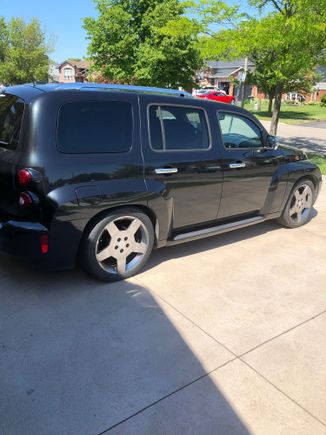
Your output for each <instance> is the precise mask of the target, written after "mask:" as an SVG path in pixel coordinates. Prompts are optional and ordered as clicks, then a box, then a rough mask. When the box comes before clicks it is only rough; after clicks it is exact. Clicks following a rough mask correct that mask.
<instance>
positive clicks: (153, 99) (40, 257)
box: [0, 83, 321, 281]
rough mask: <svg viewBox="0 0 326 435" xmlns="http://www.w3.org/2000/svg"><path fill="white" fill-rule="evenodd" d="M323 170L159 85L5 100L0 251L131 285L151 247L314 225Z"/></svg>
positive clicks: (19, 92)
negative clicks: (257, 228)
mask: <svg viewBox="0 0 326 435" xmlns="http://www.w3.org/2000/svg"><path fill="white" fill-rule="evenodd" d="M320 185H321V174H320V171H319V169H318V167H316V166H315V165H314V164H312V163H311V162H309V161H308V160H307V157H306V155H305V154H304V153H303V152H300V151H298V150H295V149H291V148H285V147H278V145H277V141H276V139H275V138H274V137H272V136H269V135H268V134H267V132H266V130H265V129H264V128H263V126H262V125H261V124H260V123H259V122H258V121H257V119H256V118H254V117H253V116H252V115H251V114H250V113H248V112H247V111H245V110H243V109H240V108H238V107H231V106H230V105H226V104H223V103H216V102H211V101H206V100H199V99H194V98H191V96H190V95H189V94H187V93H184V92H181V91H172V90H165V89H156V88H141V87H131V86H117V85H96V84H83V83H74V84H69V85H50V84H49V85H22V86H16V87H11V88H7V89H5V90H4V91H3V92H2V93H1V94H0V247H1V250H3V251H5V252H7V253H10V254H15V255H19V256H23V257H26V258H28V259H30V260H32V261H33V262H34V263H36V264H38V265H41V264H43V265H44V266H47V267H51V268H53V267H54V268H70V267H73V266H74V265H75V264H76V261H77V260H79V261H80V263H81V264H82V265H83V267H84V268H85V269H86V270H87V271H88V272H90V273H91V274H93V275H95V276H96V277H97V278H100V279H103V280H109V281H112V280H117V279H121V278H127V277H130V276H132V275H134V274H135V273H137V272H139V271H140V269H141V268H142V267H143V266H144V264H145V263H146V261H147V259H148V257H149V256H150V253H151V251H152V249H153V247H155V248H160V247H163V246H167V245H174V244H177V243H182V242H186V241H190V240H195V239H200V238H203V237H207V236H211V235H216V234H220V233H223V232H226V231H230V230H233V229H237V228H242V227H245V226H249V225H253V224H256V223H259V222H263V221H265V220H267V219H277V220H278V221H279V222H280V223H281V224H283V225H285V226H287V227H290V228H293V227H298V226H300V225H303V224H304V223H306V222H307V221H308V220H309V219H310V217H311V211H312V206H313V204H314V202H315V200H316V198H317V195H318V192H319V189H320Z"/></svg>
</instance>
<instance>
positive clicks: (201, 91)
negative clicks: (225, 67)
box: [192, 86, 226, 97]
mask: <svg viewBox="0 0 326 435" xmlns="http://www.w3.org/2000/svg"><path fill="white" fill-rule="evenodd" d="M207 91H215V92H221V93H222V94H224V95H226V92H225V91H223V90H222V89H219V88H218V87H217V86H203V87H202V88H200V89H194V90H193V92H192V95H193V97H197V96H198V95H201V94H205V93H206V92H207Z"/></svg>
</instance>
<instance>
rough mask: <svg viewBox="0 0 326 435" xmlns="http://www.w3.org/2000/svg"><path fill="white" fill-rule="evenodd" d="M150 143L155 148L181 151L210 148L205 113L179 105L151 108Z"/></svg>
mask: <svg viewBox="0 0 326 435" xmlns="http://www.w3.org/2000/svg"><path fill="white" fill-rule="evenodd" d="M149 126H150V143H151V147H152V148H153V149H154V150H158V151H180V150H200V149H207V148H209V145H210V143H209V134H208V126H207V121H206V117H205V113H204V111H203V110H201V109H193V108H191V107H177V106H175V107H174V106H162V107H160V106H151V107H150V108H149Z"/></svg>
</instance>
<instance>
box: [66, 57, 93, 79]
mask: <svg viewBox="0 0 326 435" xmlns="http://www.w3.org/2000/svg"><path fill="white" fill-rule="evenodd" d="M89 68H90V62H89V61H88V60H80V61H72V60H66V61H65V62H63V63H62V64H61V65H59V82H60V83H75V82H84V81H87V74H88V71H89Z"/></svg>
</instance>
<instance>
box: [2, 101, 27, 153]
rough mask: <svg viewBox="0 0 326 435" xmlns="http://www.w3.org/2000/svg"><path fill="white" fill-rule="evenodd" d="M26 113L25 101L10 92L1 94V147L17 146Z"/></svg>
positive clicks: (12, 148)
mask: <svg viewBox="0 0 326 435" xmlns="http://www.w3.org/2000/svg"><path fill="white" fill-rule="evenodd" d="M23 113H24V102H23V101H22V100H21V99H20V98H18V97H16V96H14V95H9V94H0V147H2V148H8V149H11V150H14V149H16V148H17V145H18V141H19V135H20V130H21V125H22V119H23Z"/></svg>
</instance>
